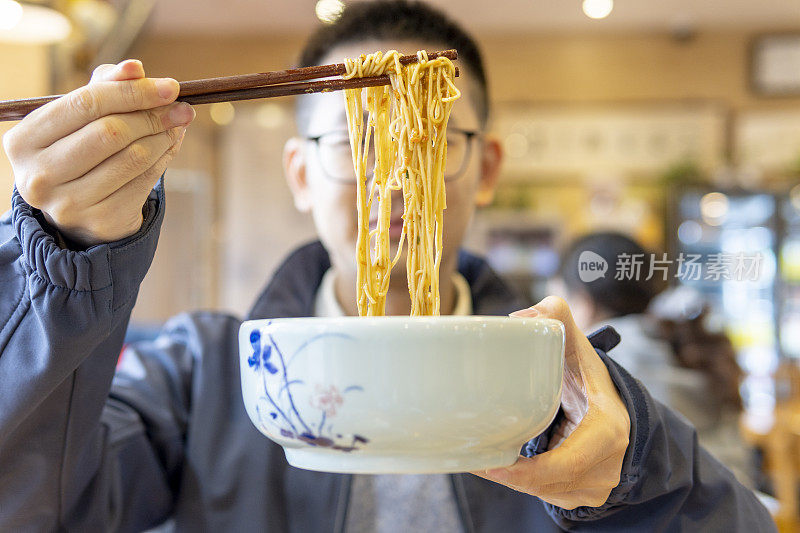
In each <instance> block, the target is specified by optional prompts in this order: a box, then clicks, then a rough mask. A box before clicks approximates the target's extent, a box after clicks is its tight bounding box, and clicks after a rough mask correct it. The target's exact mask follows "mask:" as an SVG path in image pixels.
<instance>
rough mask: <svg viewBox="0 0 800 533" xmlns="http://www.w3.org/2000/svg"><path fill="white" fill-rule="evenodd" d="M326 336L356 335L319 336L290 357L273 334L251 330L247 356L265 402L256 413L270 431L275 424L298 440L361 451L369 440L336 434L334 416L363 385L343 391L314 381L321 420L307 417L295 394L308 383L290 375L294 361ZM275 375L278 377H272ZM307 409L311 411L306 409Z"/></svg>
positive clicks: (314, 403)
mask: <svg viewBox="0 0 800 533" xmlns="http://www.w3.org/2000/svg"><path fill="white" fill-rule="evenodd" d="M269 324H270V323H268V324H267V325H269ZM326 337H340V338H344V339H351V340H352V337H350V336H348V335H343V334H340V333H324V334H320V335H316V336H314V337H312V338H311V339H309V340H308V341H306V342H305V343H303V344H302V345H301V346H300V347H298V348H297V350H296V351H295V352H294V354H293V355H292V356H291V357H290V358H289V359H288V360H287V358H286V357H285V356H284V353H283V351H282V350H281V349H280V347H279V346H278V343H277V342H276V341H275V338H274V337H273V335H272V334H267V335H266V336H264V335H262V333H261V331H260V330H258V329H255V330H253V331H252V332H251V333H250V347H251V349H252V355H250V356H249V357H248V358H247V364H248V366H249V367H250V369H251V370H252V371H253V372H256V373H257V374H258V375H259V376H260V378H261V385H262V389H263V390H262V392H263V394H262V395H261V396H260V398H259V400H260V401H261V402H260V403H259V405H257V406H256V412H257V413H258V420H259V424H260V425H261V426H262V429H263V430H266V431H269V430H270V426H272V428H276V429H277V430H278V432H279V433H280V435H281V436H283V437H285V438H290V439H297V440H300V441H302V442H305V443H306V444H309V445H311V446H321V447H324V448H330V449H333V450H339V451H343V452H350V451H353V450H357V449H358V448H359V445H363V444H366V443H368V442H369V440H368V439H367V438H366V437H364V436H362V435H342V434H341V433H336V432H335V431H334V427H333V423H332V422H331V419H333V418H335V416H336V412H337V410H338V409H339V408H341V407H342V405H343V404H344V402H345V398H346V396H347V395H348V394H350V393H352V392H359V391H363V390H364V389H363V387H361V386H359V385H351V386H349V387H347V388H345V389H343V390H339V388H338V387H336V386H335V385H330V384H324V383H316V384H314V389H313V390H314V392H313V394H312V395H311V398H310V402H309V403H310V406H311V407H312V408H314V409H316V410H317V411H318V412H319V419H316V420H313V421H311V420H306V419H304V418H303V416H301V414H300V411H299V410H298V409H297V404H296V403H295V396H294V395H293V393H292V390H293V389H294V388H296V387H303V386H307V385H306V383H304V382H303V381H302V380H299V379H294V380H293V379H290V378H289V367H290V366H291V362H292V360H294V358H295V357H297V356H298V355H300V354H301V353H302V352H303V350H305V349H306V348H307V347H308V346H309V345H310V344H311V343H313V342H316V341H318V340H320V339H323V338H326ZM271 376H274V377H276V378H278V379H269V378H270V377H271ZM304 412H306V413H307V412H308V411H307V410H304Z"/></svg>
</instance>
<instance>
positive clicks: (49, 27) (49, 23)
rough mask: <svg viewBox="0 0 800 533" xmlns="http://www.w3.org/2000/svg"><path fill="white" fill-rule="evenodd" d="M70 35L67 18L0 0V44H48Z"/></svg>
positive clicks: (10, 0)
mask: <svg viewBox="0 0 800 533" xmlns="http://www.w3.org/2000/svg"><path fill="white" fill-rule="evenodd" d="M11 22H13V24H12V23H11ZM71 31H72V25H71V24H70V22H69V20H68V19H67V17H65V16H64V15H62V14H61V13H59V12H58V11H56V10H55V9H50V8H48V7H43V6H35V5H31V4H19V3H17V2H15V1H14V0H0V41H6V42H13V43H23V44H52V43H55V42H58V41H63V40H64V39H66V38H67V37H68V36H69V34H70V32H71Z"/></svg>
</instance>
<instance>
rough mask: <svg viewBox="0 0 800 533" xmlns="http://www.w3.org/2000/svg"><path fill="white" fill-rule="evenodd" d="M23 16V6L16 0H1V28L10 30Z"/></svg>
mask: <svg viewBox="0 0 800 533" xmlns="http://www.w3.org/2000/svg"><path fill="white" fill-rule="evenodd" d="M21 18H22V6H21V5H19V2H15V1H14V0H0V30H10V29H11V28H13V27H14V26H16V25H17V23H18V22H19V20H20V19H21Z"/></svg>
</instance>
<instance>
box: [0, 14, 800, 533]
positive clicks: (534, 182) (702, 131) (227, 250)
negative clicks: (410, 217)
mask: <svg viewBox="0 0 800 533" xmlns="http://www.w3.org/2000/svg"><path fill="white" fill-rule="evenodd" d="M430 3H431V4H432V5H434V6H436V7H438V8H440V9H442V10H444V11H445V12H447V13H448V14H449V15H451V16H452V17H453V18H455V19H456V20H457V21H458V22H459V23H461V24H463V26H464V27H465V28H467V29H468V30H469V31H470V32H471V33H472V34H473V35H474V37H475V38H476V39H477V40H478V41H479V43H480V45H481V47H482V50H483V57H484V61H485V64H486V68H487V71H488V78H489V87H490V99H491V107H492V113H491V118H490V124H489V128H488V132H487V135H491V136H494V137H496V138H497V139H499V141H500V142H501V145H502V147H503V151H504V155H505V160H504V163H503V167H502V170H501V176H500V180H499V183H498V188H497V191H496V195H495V198H494V201H493V202H492V203H491V205H489V206H488V207H485V208H482V209H480V210H479V211H478V212H477V214H476V216H475V219H474V220H473V223H472V226H471V229H470V230H469V232H468V236H467V239H466V243H465V246H466V247H467V248H468V249H470V250H474V251H477V252H479V253H481V254H483V255H485V256H486V257H487V259H488V261H489V263H490V264H491V266H492V267H493V268H494V269H495V270H496V271H497V272H498V273H499V274H500V276H502V277H503V278H505V279H506V280H507V281H509V282H510V283H511V284H512V285H513V286H515V287H516V288H517V289H519V290H520V291H521V292H522V293H523V294H525V295H526V297H527V298H528V299H529V300H530V301H532V302H535V301H537V300H538V299H540V298H542V297H544V296H545V295H546V294H548V293H549V292H551V291H552V290H553V289H552V287H553V285H552V284H551V282H552V280H553V278H555V277H557V276H558V274H559V269H560V267H561V250H563V249H564V247H565V246H567V245H568V244H569V243H570V242H571V241H573V240H574V239H576V238H578V237H581V236H582V235H585V234H587V233H590V232H597V231H616V232H621V233H624V234H626V235H629V236H630V237H632V238H634V239H635V240H636V241H637V242H639V243H640V244H641V245H642V246H644V248H645V249H647V250H649V251H652V252H653V253H654V254H656V256H658V257H659V258H664V259H665V260H667V261H669V262H670V263H671V266H672V267H676V263H677V262H678V258H683V257H688V256H690V255H693V254H694V255H697V256H700V257H703V258H705V259H706V260H708V259H709V258H712V257H714V258H716V259H718V260H732V259H733V258H735V257H737V254H738V256H741V255H742V254H745V255H747V256H749V257H758V265H757V266H758V267H759V269H758V272H757V273H755V274H754V275H752V276H749V277H746V279H744V278H741V277H737V276H735V275H731V272H726V273H723V274H720V273H719V272H718V273H717V275H713V272H711V269H710V267H709V265H708V264H706V265H705V267H704V268H703V269H701V270H700V271H698V273H697V274H698V275H697V276H687V275H682V272H681V271H680V270H679V269H678V270H676V271H673V270H670V271H669V276H668V278H669V279H666V277H665V279H666V281H668V285H669V287H668V288H667V289H666V291H671V292H672V293H675V294H677V296H676V297H675V298H674V299H672V300H665V301H666V302H667V303H662V307H663V306H664V305H666V306H667V307H669V306H670V305H671V306H673V307H674V309H672V311H674V313H676V314H677V315H681V316H682V317H683V318H687V313H688V314H689V315H691V313H694V315H692V316H688V318H695V317H696V315H697V314H698V313H699V311H697V310H694V311H686V310H685V309H683V308H681V309H678V307H680V306H681V305H683V303H681V302H684V300H681V297H683V296H682V295H686V294H690V295H691V298H694V299H693V300H692V301H695V302H696V301H701V302H702V304H701V307H702V309H703V311H702V315H703V319H704V321H705V326H706V327H708V328H711V329H713V330H714V331H718V332H721V333H722V334H724V336H725V337H726V338H727V339H728V341H729V343H730V346H731V347H732V349H733V350H734V353H735V358H736V361H737V363H738V366H739V367H740V369H741V378H740V384H739V393H740V396H741V405H742V407H741V411H740V412H739V413H737V417H736V422H735V425H736V432H735V434H732V435H730V436H729V437H728V438H729V439H737V440H739V441H741V442H742V443H744V445H745V446H746V447H747V450H748V456H747V461H748V463H747V464H748V469H749V474H748V475H749V484H750V486H751V487H752V488H753V489H754V490H757V491H759V493H760V494H761V495H762V498H763V501H765V502H767V504H768V507H769V509H770V511H771V513H772V514H773V517H774V518H775V519H776V522H777V523H778V525H779V527H780V529H781V530H782V531H800V334H798V330H800V3H798V2H794V1H790V0H760V1H758V2H754V1H752V0H728V1H726V2H696V1H694V0H659V1H655V0H644V1H642V0H640V1H635V2H634V1H630V0H616V1H612V0H585V1H583V2H581V0H562V1H559V2H552V1H542V0H533V1H531V0H503V1H502V2H482V1H479V0H459V1H455V0H430ZM342 5H343V4H342V2H341V1H339V0H319V1H316V0H295V1H281V2H263V1H261V2H259V1H256V0H237V1H235V2H229V3H225V4H224V5H223V3H222V2H214V1H212V0H170V1H165V0H162V1H158V0H53V1H43V2H39V1H27V0H26V1H23V2H22V3H21V4H20V3H18V2H17V1H15V0H0V65H2V67H3V68H2V70H3V74H2V75H1V76H0V100H9V99H17V98H26V97H33V96H42V95H49V94H61V93H65V92H68V91H70V90H72V89H74V88H76V87H78V86H80V85H83V84H85V83H86V82H87V80H88V78H89V76H90V73H91V71H92V70H93V68H94V67H96V66H97V65H99V64H104V63H117V62H119V61H121V60H123V59H125V58H137V59H140V60H141V61H142V63H143V65H144V68H145V70H146V72H147V74H148V75H149V76H163V77H172V78H175V79H177V80H191V79H198V78H207V77H214V76H227V75H235V74H242V73H249V72H263V71H268V70H278V69H284V68H289V67H291V66H293V65H294V64H295V62H296V60H297V53H298V50H299V49H300V48H301V46H302V43H303V40H304V38H305V37H306V36H307V35H308V33H309V32H311V31H312V30H314V29H315V28H316V27H317V26H318V25H321V24H326V23H328V22H329V21H331V20H335V17H336V16H337V13H338V12H339V11H340V10H341V9H342ZM18 8H19V9H18ZM366 52H369V51H366ZM293 105H294V101H293V99H292V98H273V99H265V100H251V101H242V102H235V103H228V102H224V103H215V104H211V105H201V106H196V111H197V119H196V120H195V121H194V123H193V124H192V125H191V127H190V128H189V130H188V134H187V135H186V138H185V141H184V143H183V147H182V150H181V152H180V154H179V155H178V157H177V158H176V159H175V160H174V161H173V162H172V164H171V165H170V168H169V170H168V171H167V173H166V179H165V187H166V194H167V203H168V208H167V212H166V218H165V221H164V224H163V228H162V231H161V237H160V241H159V246H158V250H157V253H156V256H155V260H154V262H153V265H152V267H151V268H150V271H149V273H148V275H147V278H146V279H145V281H144V283H143V285H142V287H141V290H140V292H139V296H138V301H137V304H136V307H135V308H134V311H133V316H132V320H131V332H132V333H131V336H132V338H133V336H135V335H148V333H149V332H151V331H153V330H154V329H156V328H158V327H159V326H160V325H161V324H163V323H164V321H166V320H167V319H168V318H169V317H171V316H173V315H175V314H178V313H181V312H185V311H188V310H193V309H221V310H225V311H228V312H231V313H233V314H236V315H242V314H244V313H246V312H247V310H248V308H249V306H250V305H251V303H252V301H253V298H254V296H255V295H256V294H257V293H256V292H255V291H257V290H260V288H261V287H263V286H264V284H265V283H266V281H267V280H268V279H269V277H270V275H271V273H272V272H273V271H274V269H275V268H276V267H277V265H279V264H280V262H281V260H282V259H283V258H284V257H285V256H286V254H288V253H289V252H290V251H291V250H292V249H293V248H295V247H297V246H298V245H299V244H301V243H304V242H307V241H309V240H312V239H313V238H314V236H315V232H314V225H313V222H312V220H311V218H310V216H309V215H308V214H304V213H300V212H298V211H297V209H296V208H295V206H294V203H293V201H292V197H291V195H290V192H289V190H288V189H287V187H286V183H285V181H284V179H283V166H282V152H283V146H284V143H285V141H286V140H287V139H288V138H289V137H291V136H292V135H294V134H295V130H294V128H295V123H294V108H293ZM13 125H14V123H13V122H2V123H0V133H3V132H5V131H7V130H8V129H9V128H11V127H12V126H13ZM13 183H14V175H13V172H12V169H11V165H10V163H9V161H8V159H7V157H6V155H5V153H1V152H0V186H1V188H2V190H4V191H6V193H5V194H4V195H2V196H0V212H4V211H6V210H7V209H8V208H9V207H10V199H11V191H12V187H13ZM662 254H663V255H662ZM678 266H679V265H678ZM676 268H677V267H676ZM683 274H685V271H684V272H683ZM682 313H683V314H682ZM612 356H613V353H612Z"/></svg>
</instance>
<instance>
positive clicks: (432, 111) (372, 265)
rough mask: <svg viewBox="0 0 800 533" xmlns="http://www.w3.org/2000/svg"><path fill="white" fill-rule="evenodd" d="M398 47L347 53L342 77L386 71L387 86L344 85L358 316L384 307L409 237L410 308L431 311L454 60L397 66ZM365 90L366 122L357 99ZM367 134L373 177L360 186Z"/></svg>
mask: <svg viewBox="0 0 800 533" xmlns="http://www.w3.org/2000/svg"><path fill="white" fill-rule="evenodd" d="M399 57H400V54H399V53H398V52H397V51H396V50H391V51H389V52H387V53H386V54H383V53H381V52H375V53H374V54H369V55H361V56H360V57H358V58H357V59H346V60H345V64H346V66H347V74H345V75H344V76H343V77H344V78H345V79H349V78H353V77H363V76H377V75H383V74H388V75H389V77H390V79H391V82H392V83H391V86H380V87H367V88H364V89H347V90H345V91H344V93H345V104H346V107H347V124H348V130H349V134H350V146H351V148H352V151H353V168H354V169H355V172H356V177H357V183H358V193H357V204H358V205H357V209H358V240H357V246H356V260H357V267H358V272H357V289H356V291H357V296H356V297H357V302H358V313H359V315H361V316H378V315H383V314H385V309H386V293H387V292H388V289H389V276H390V274H391V270H392V267H393V266H394V265H395V264H396V263H397V261H398V260H399V258H400V255H401V252H402V250H403V246H404V244H405V243H408V253H407V254H406V272H407V277H408V292H409V296H410V298H411V315H438V314H439V313H440V310H441V309H440V301H439V267H440V265H441V260H442V224H443V219H444V209H445V208H446V201H445V187H444V170H445V163H446V160H447V140H446V131H447V121H448V119H449V116H450V110H451V108H452V105H453V101H454V100H456V99H457V98H458V97H459V96H460V95H461V93H460V91H459V90H458V89H457V88H456V86H455V84H454V83H453V79H454V77H455V67H454V66H453V63H452V62H451V61H450V60H449V59H447V58H444V57H438V58H436V59H433V60H429V59H428V57H427V54H426V53H425V52H424V51H420V52H417V58H418V62H417V63H413V64H411V65H408V66H403V65H402V64H401V63H400V61H399ZM364 91H366V103H367V124H366V127H365V125H364V109H363V103H362V98H363V95H364V93H363V92H364ZM373 137H374V150H375V168H374V180H373V182H372V184H371V185H370V187H369V190H368V189H367V186H368V183H367V171H368V169H367V168H366V167H367V150H368V149H369V144H370V138H373ZM400 189H402V191H403V231H402V234H401V237H400V244H399V246H398V249H397V252H396V254H395V256H394V257H393V258H392V257H391V255H390V240H389V224H390V221H391V211H392V209H391V202H392V199H391V193H392V191H393V190H400ZM374 197H377V201H378V222H377V227H376V228H375V229H374V230H372V231H370V230H369V214H370V209H371V207H372V201H373V198H374Z"/></svg>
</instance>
